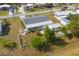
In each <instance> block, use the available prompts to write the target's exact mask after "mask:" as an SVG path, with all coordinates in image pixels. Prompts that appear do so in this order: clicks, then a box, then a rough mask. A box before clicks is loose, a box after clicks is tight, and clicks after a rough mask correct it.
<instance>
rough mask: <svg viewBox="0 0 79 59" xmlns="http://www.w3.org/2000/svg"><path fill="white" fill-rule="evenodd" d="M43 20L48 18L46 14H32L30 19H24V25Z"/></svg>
mask: <svg viewBox="0 0 79 59" xmlns="http://www.w3.org/2000/svg"><path fill="white" fill-rule="evenodd" d="M44 21H49V18H48V17H47V16H32V17H31V18H30V19H24V22H25V24H26V25H28V24H34V23H39V22H44Z"/></svg>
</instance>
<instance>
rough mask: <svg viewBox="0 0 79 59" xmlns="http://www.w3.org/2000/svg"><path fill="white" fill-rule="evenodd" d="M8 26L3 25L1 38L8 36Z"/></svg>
mask: <svg viewBox="0 0 79 59" xmlns="http://www.w3.org/2000/svg"><path fill="white" fill-rule="evenodd" d="M9 25H10V24H7V25H3V33H2V36H5V35H8V33H9V31H10V27H9Z"/></svg>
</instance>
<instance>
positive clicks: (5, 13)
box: [0, 11, 8, 16]
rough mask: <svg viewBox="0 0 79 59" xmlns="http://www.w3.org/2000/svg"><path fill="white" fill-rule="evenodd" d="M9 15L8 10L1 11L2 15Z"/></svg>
mask: <svg viewBox="0 0 79 59" xmlns="http://www.w3.org/2000/svg"><path fill="white" fill-rule="evenodd" d="M6 15H8V11H0V16H6Z"/></svg>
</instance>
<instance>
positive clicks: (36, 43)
mask: <svg viewBox="0 0 79 59" xmlns="http://www.w3.org/2000/svg"><path fill="white" fill-rule="evenodd" d="M31 44H32V47H34V48H36V49H38V50H41V49H42V48H44V47H45V46H46V43H45V40H44V39H43V38H42V37H40V36H34V37H32V40H31Z"/></svg>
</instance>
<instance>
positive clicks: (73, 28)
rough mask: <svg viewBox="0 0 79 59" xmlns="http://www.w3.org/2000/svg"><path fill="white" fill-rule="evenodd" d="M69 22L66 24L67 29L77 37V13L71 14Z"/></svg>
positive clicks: (78, 20)
mask: <svg viewBox="0 0 79 59" xmlns="http://www.w3.org/2000/svg"><path fill="white" fill-rule="evenodd" d="M70 20H71V22H70V23H69V24H68V29H69V30H70V31H71V32H72V33H73V35H74V36H76V37H79V15H71V17H70Z"/></svg>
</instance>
